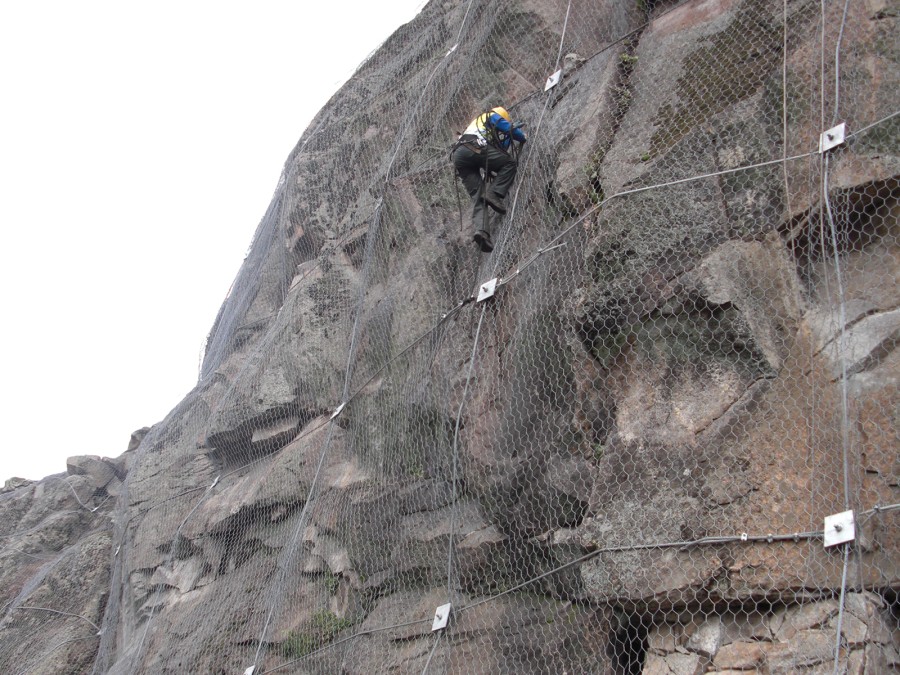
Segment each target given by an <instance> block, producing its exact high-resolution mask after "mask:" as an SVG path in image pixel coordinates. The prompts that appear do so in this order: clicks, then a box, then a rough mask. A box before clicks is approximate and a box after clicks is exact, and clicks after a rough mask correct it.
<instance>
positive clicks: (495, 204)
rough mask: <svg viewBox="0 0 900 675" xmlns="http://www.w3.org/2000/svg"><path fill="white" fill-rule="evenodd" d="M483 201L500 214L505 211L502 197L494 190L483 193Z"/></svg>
mask: <svg viewBox="0 0 900 675" xmlns="http://www.w3.org/2000/svg"><path fill="white" fill-rule="evenodd" d="M484 201H485V203H486V204H487V205H488V206H490V207H491V208H492V209H494V211H496V212H497V213H500V214H504V213H506V206H504V204H503V197H501V196H500V195H498V194H497V193H496V192H488V193H486V194H485V195H484Z"/></svg>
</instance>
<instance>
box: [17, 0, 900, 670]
mask: <svg viewBox="0 0 900 675" xmlns="http://www.w3.org/2000/svg"><path fill="white" fill-rule="evenodd" d="M895 4H896V3H891V2H881V1H880V0H879V2H878V3H873V2H867V3H850V4H849V5H847V12H846V15H845V14H844V3H825V4H824V5H822V4H821V3H817V2H812V1H808V0H797V1H792V2H788V3H783V2H777V1H775V0H686V1H682V2H675V1H662V0H659V1H657V2H635V3H628V2H624V3H623V2H599V3H598V2H582V1H580V0H574V1H573V2H571V3H568V2H566V3H555V2H546V1H542V0H515V1H510V2H502V3H492V4H490V6H488V5H481V4H479V3H461V4H458V5H457V4H454V3H441V2H436V1H435V2H431V3H429V4H428V5H427V6H426V7H425V8H424V9H423V11H422V13H421V14H420V16H419V17H417V19H416V20H415V21H414V22H412V23H411V24H410V25H408V26H405V27H403V28H401V29H400V30H399V31H398V32H397V34H395V35H394V36H393V37H392V38H391V39H389V40H388V41H387V42H386V43H385V44H384V45H383V46H382V48H381V49H380V50H379V51H378V52H376V53H375V54H373V55H372V57H371V58H370V59H368V60H367V61H366V62H365V63H364V64H362V65H361V66H360V68H359V70H358V72H357V73H356V75H355V76H354V77H353V78H352V79H351V80H350V82H348V83H347V85H346V86H345V87H344V88H343V89H342V90H341V92H340V93H339V94H338V95H336V96H335V98H334V99H333V100H332V101H330V102H329V104H328V105H327V106H326V107H325V109H323V111H322V112H321V113H320V115H319V116H318V117H317V119H316V120H315V121H314V122H313V124H312V125H311V126H310V128H309V130H307V132H306V133H305V134H304V136H303V138H302V139H301V141H300V143H299V144H298V146H297V148H296V149H295V150H294V152H293V153H291V155H290V156H289V157H288V160H287V162H286V164H285V167H284V172H283V175H282V180H281V181H280V184H279V187H278V190H277V192H276V194H275V196H274V199H273V201H272V204H271V205H270V207H269V209H268V211H267V212H266V215H265V217H264V218H263V220H262V222H261V223H260V226H259V228H258V230H257V232H256V235H255V237H254V241H253V245H252V246H251V250H250V253H249V254H248V256H247V259H246V261H245V264H244V266H243V267H242V269H241V271H240V273H239V275H238V278H237V279H236V281H235V284H234V287H233V288H232V290H231V292H230V294H229V297H228V298H227V299H226V301H225V303H224V304H223V306H222V309H221V310H220V313H219V315H218V317H217V319H216V322H215V325H214V326H213V328H212V331H211V333H210V337H209V340H208V344H207V349H206V353H205V357H204V362H203V366H202V369H201V377H200V380H199V382H198V384H197V387H196V388H195V389H194V390H193V391H192V392H190V393H189V394H188V395H187V396H186V398H185V399H184V400H183V401H182V402H181V403H180V404H179V405H178V406H176V408H175V409H174V410H173V411H172V412H171V413H170V414H169V416H168V417H167V418H166V419H165V420H164V421H162V422H161V423H159V424H157V425H155V426H153V427H152V428H150V429H144V430H141V431H140V432H136V434H135V436H134V437H133V438H132V442H131V443H130V445H129V447H128V451H127V452H126V454H125V455H124V456H123V457H122V458H120V459H119V460H108V459H102V458H99V457H79V458H72V459H71V460H70V462H69V472H68V474H67V475H65V476H58V477H51V478H49V479H46V480H45V481H41V482H39V483H32V484H19V483H10V484H8V485H7V487H6V488H5V489H4V492H3V493H2V494H0V507H2V508H3V509H5V513H6V514H7V517H6V518H4V519H2V523H5V524H0V534H2V535H4V536H5V537H6V541H7V544H8V547H7V548H4V553H3V555H4V556H8V557H9V559H10V560H11V561H14V562H15V564H12V563H11V564H10V565H9V566H6V567H2V568H0V574H3V575H4V576H3V579H4V581H5V582H6V583H5V587H6V588H8V589H10V590H9V591H8V598H7V605H6V614H5V617H4V619H3V622H2V623H0V641H2V642H0V644H2V645H3V646H2V649H0V663H4V664H15V667H17V668H21V664H23V663H27V664H32V665H30V666H29V667H30V668H31V669H32V670H36V671H40V670H42V669H43V670H45V671H46V672H57V671H59V670H63V671H69V672H88V671H89V670H93V671H94V672H104V673H106V672H108V673H132V672H154V673H155V672H160V673H166V672H220V671H221V672H225V671H227V672H232V671H234V672H243V671H244V670H245V669H247V668H250V667H254V668H256V669H257V674H258V673H259V672H270V671H274V670H286V671H294V672H301V671H302V672H328V673H332V672H345V673H357V672H360V673H361V672H395V671H396V672H423V671H427V670H428V669H429V668H437V669H439V670H441V671H442V672H463V671H466V672H467V671H469V670H473V671H476V672H506V671H509V672H521V673H533V672H534V673H536V672H596V673H638V672H645V673H669V672H671V673H700V672H707V671H713V672H721V673H727V672H744V673H747V672H761V673H762V672H773V673H774V672H830V671H831V669H832V667H833V665H834V663H835V657H837V663H838V665H839V667H840V668H842V669H846V670H847V671H848V672H872V673H875V672H890V670H889V669H896V668H897V667H898V665H897V656H896V649H897V644H896V636H897V618H896V598H897V586H898V578H900V570H898V569H897V565H898V560H900V555H898V550H900V542H898V530H897V521H896V510H895V509H894V508H893V506H892V505H896V504H897V503H898V502H900V500H898V494H900V493H898V489H900V486H898V479H897V477H898V473H900V471H898V468H900V467H898V464H897V453H896V448H897V447H898V445H900V443H898V440H900V439H898V438H897V431H896V429H897V424H896V420H895V417H896V410H897V409H898V395H897V392H898V388H897V382H898V377H900V376H898V372H900V371H898V363H897V358H898V356H897V351H896V342H897V330H898V325H900V324H898V320H897V312H898V309H897V308H898V306H900V297H898V290H897V288H898V287H897V284H896V280H897V278H898V263H897V261H898V249H897V242H898V231H897V215H898V206H897V199H898V187H900V185H898V176H900V170H898V167H900V159H898V158H900V149H898V147H897V133H896V130H897V126H896V117H895V116H892V115H894V114H895V112H896V109H897V106H896V104H897V99H896V92H897V91H900V87H898V86H897V85H898V84H900V83H898V63H897V62H898V53H897V50H896V48H895V47H894V46H893V45H894V42H895V41H893V40H891V37H892V36H893V35H895V34H896V23H897V21H898V20H900V19H898V11H897V8H895V7H894V5H895ZM838 42H839V43H840V49H839V50H837V52H838V55H839V56H840V57H841V59H840V68H839V69H836V68H835V63H834V61H833V56H832V55H833V54H834V50H832V49H831V48H829V50H828V54H827V55H826V58H824V59H823V56H822V44H823V43H825V44H832V45H834V44H837V43H838ZM823 64H824V65H823ZM556 68H560V69H561V70H562V78H561V81H560V83H559V84H558V85H557V86H556V87H554V88H551V89H549V90H548V91H546V92H545V91H544V89H543V87H544V82H545V80H546V77H547V75H548V74H550V73H551V72H553V70H554V69H556ZM835 81H839V82H840V89H839V92H838V93H839V94H840V96H839V97H835V95H834V92H833V91H832V90H831V89H829V87H830V86H831V84H830V83H833V82H835ZM823 91H825V92H826V93H825V94H824V96H825V98H824V99H822V98H821V96H822V92H823ZM838 99H839V100H838ZM501 102H502V103H506V104H507V106H508V107H509V108H510V109H511V110H512V111H513V113H514V115H515V116H516V117H517V118H519V119H524V120H527V121H528V123H529V124H528V126H527V127H526V128H527V130H528V133H529V142H528V144H527V145H526V146H525V151H524V154H523V155H522V156H521V157H520V170H519V176H518V179H517V187H516V190H515V191H514V192H513V193H511V194H510V195H509V198H508V206H509V213H508V215H507V216H506V218H505V219H500V220H498V221H496V222H495V237H494V238H495V241H496V244H497V248H496V249H495V251H494V253H493V254H492V255H491V256H489V257H488V256H485V257H481V256H480V254H478V253H477V251H476V250H475V248H474V246H473V245H472V243H471V241H469V239H468V233H467V223H466V222H465V211H466V208H465V207H464V198H462V197H460V196H459V193H458V192H457V186H456V185H455V184H454V183H453V182H452V181H451V179H450V174H449V171H448V169H447V167H446V166H445V164H446V161H445V160H446V146H448V145H449V144H450V143H451V142H452V140H453V138H454V137H455V132H456V131H458V130H459V129H461V128H463V127H464V126H465V124H466V123H467V122H468V120H469V119H470V117H471V116H472V114H473V111H475V110H478V109H480V108H482V107H483V106H485V105H495V104H497V103H501ZM825 109H827V112H828V117H830V116H832V115H833V114H834V111H836V112H837V114H838V117H840V119H843V120H846V121H847V122H848V124H849V129H850V131H851V136H850V138H849V139H848V142H847V143H845V144H843V145H842V146H840V147H839V148H837V149H836V150H835V151H832V152H830V153H828V154H827V155H820V154H819V153H818V152H816V148H817V144H818V139H819V134H820V132H821V131H822V129H821V126H822V121H823V117H824V116H825V113H823V110H825ZM455 193H456V194H455ZM461 221H462V222H461ZM492 277H498V278H500V279H501V283H500V284H499V285H498V287H497V289H496V293H495V295H494V296H493V297H492V298H490V299H488V300H487V301H484V302H476V301H475V300H474V298H473V297H472V295H473V290H474V289H477V288H478V287H479V286H480V284H481V283H483V282H485V281H487V280H489V279H491V278H492ZM848 508H851V509H853V510H854V511H855V513H856V525H857V530H858V536H857V538H856V540H855V541H854V542H853V543H852V544H850V545H849V548H848V547H847V546H839V547H837V548H825V547H824V546H823V543H822V534H821V529H822V523H823V518H824V517H825V516H827V515H829V514H833V513H836V512H840V511H843V510H845V509H848ZM3 528H5V529H3ZM110 542H111V543H110ZM14 549H15V550H14ZM16 556H18V557H16ZM28 556H31V557H28ZM100 559H102V560H103V563H102V564H101V562H100ZM106 563H108V565H107V564H106ZM76 578H77V579H78V580H80V581H79V584H80V585H78V586H77V588H75V589H74V590H73V589H71V588H70V587H74V585H75V579H76ZM56 593H59V594H60V595H56ZM62 597H65V598H66V600H65V602H62V601H61V600H60V599H59V598H62ZM842 598H843V600H842ZM446 603H449V604H451V605H452V610H451V613H450V622H449V624H448V626H447V627H446V628H445V629H437V630H435V631H433V630H432V620H433V617H434V614H435V611H436V609H435V608H437V607H438V606H440V605H444V604H446ZM29 605H34V606H35V607H40V609H32V610H29V609H26V607H27V606H29ZM50 609H53V610H56V613H53V612H48V611H45V610H50ZM28 612H31V613H30V614H27V616H28V617H29V619H28V622H27V623H25V622H23V621H22V618H21V617H22V616H23V615H24V614H23V613H28ZM839 623H840V626H839V625H838V624H839ZM95 628H96V629H98V630H94V629H95ZM89 629H90V630H89ZM78 631H80V632H78ZM98 632H99V633H100V634H99V635H97V633H98ZM43 633H46V634H47V635H50V636H51V637H52V644H50V643H46V644H43V645H42V644H41V643H40V641H41V640H42V634H43ZM68 640H77V641H75V642H69V641H68ZM57 644H58V645H59V646H58V647H56V646H54V645H57ZM47 645H49V646H50V647H51V648H47Z"/></svg>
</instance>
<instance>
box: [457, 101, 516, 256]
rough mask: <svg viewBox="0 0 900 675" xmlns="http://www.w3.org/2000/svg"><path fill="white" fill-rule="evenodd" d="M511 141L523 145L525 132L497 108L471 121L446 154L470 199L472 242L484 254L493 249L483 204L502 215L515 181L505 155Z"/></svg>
mask: <svg viewBox="0 0 900 675" xmlns="http://www.w3.org/2000/svg"><path fill="white" fill-rule="evenodd" d="M513 141H518V142H519V143H524V142H525V133H524V132H523V131H522V130H521V129H520V128H519V125H515V124H513V122H512V118H510V116H509V113H508V112H507V111H506V108H501V107H497V108H494V109H493V110H491V111H490V112H486V113H483V114H481V115H479V116H478V117H476V118H475V119H474V120H472V122H471V123H470V124H469V126H468V127H467V128H466V130H465V131H464V132H463V134H462V136H460V137H459V140H458V141H457V142H456V144H455V145H454V146H453V151H452V153H451V154H450V158H451V159H452V160H453V166H454V167H456V172H457V173H458V174H459V177H460V178H461V179H462V182H463V186H465V188H466V192H468V193H469V196H470V197H472V225H473V226H474V228H475V235H474V237H473V239H474V240H475V243H476V244H478V246H479V248H480V249H481V250H482V252H484V253H490V252H491V251H493V250H494V244H493V242H492V241H491V234H490V229H489V225H488V213H487V210H486V208H485V205H487V206H490V207H491V208H492V209H493V210H494V211H496V212H497V213H501V214H502V213H506V206H504V204H503V200H504V199H505V198H506V193H507V192H508V191H509V188H510V187H511V186H512V184H513V181H514V180H515V178H516V169H517V163H516V160H515V159H514V158H513V157H512V156H511V155H510V154H509V150H510V147H511V146H512V142H513ZM482 169H483V170H484V173H485V177H484V179H482V177H481V171H482ZM494 174H495V175H494ZM492 175H494V177H493V180H490V177H491V176H492Z"/></svg>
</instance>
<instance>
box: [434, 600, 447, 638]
mask: <svg viewBox="0 0 900 675" xmlns="http://www.w3.org/2000/svg"><path fill="white" fill-rule="evenodd" d="M448 621H450V603H449V602H448V603H447V604H446V605H441V606H440V607H438V608H437V609H436V610H434V621H433V622H432V624H431V630H432V631H436V630H440V629H441V628H446V627H447V622H448Z"/></svg>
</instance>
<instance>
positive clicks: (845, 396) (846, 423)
mask: <svg viewBox="0 0 900 675" xmlns="http://www.w3.org/2000/svg"><path fill="white" fill-rule="evenodd" d="M849 5H850V0H845V2H844V12H843V15H842V17H841V25H840V28H839V30H838V37H837V40H836V41H835V47H834V110H833V112H832V125H834V124H836V123H837V119H838V113H839V110H840V98H841V42H842V40H843V37H844V27H845V25H846V22H847V9H848V8H849ZM822 33H823V35H824V33H825V26H824V24H823V26H822ZM824 60H825V59H824V54H823V56H822V61H823V63H824ZM823 86H824V84H823ZM823 107H824V101H823ZM823 126H824V125H823ZM830 170H831V168H830V153H827V152H826V153H825V155H824V163H823V169H822V200H823V201H824V203H825V213H826V214H827V217H828V228H829V232H830V234H831V246H832V253H833V255H834V275H835V279H836V281H837V292H838V322H839V323H840V343H839V344H840V346H839V348H838V352H837V356H838V359H840V363H841V385H840V391H841V462H842V469H843V474H844V476H843V478H844V480H843V484H844V509H845V510H849V509H850V502H851V500H850V415H849V409H850V403H849V383H848V381H847V354H846V350H847V349H848V345H847V304H846V297H845V294H844V281H843V275H842V273H841V262H840V251H839V249H838V234H837V228H836V226H835V223H834V214H833V212H832V209H831V197H830V196H829V189H828V176H829V173H830ZM849 566H850V547H849V546H847V547H845V548H844V562H843V569H842V570H841V591H840V597H839V599H838V617H837V626H836V627H835V638H834V640H835V644H834V673H835V675H837V673H838V671H839V670H840V659H841V633H842V631H843V624H844V607H845V605H846V603H845V600H846V593H847V571H848V568H849Z"/></svg>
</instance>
